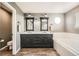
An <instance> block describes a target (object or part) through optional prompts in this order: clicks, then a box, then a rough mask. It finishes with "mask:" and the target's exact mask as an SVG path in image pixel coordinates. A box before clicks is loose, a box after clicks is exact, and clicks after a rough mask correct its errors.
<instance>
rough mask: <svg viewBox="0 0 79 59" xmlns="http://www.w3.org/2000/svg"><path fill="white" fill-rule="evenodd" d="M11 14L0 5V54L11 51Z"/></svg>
mask: <svg viewBox="0 0 79 59" xmlns="http://www.w3.org/2000/svg"><path fill="white" fill-rule="evenodd" d="M11 43H12V12H11V10H9V8H7V7H6V6H5V5H3V4H2V3H0V52H1V55H2V54H3V52H9V51H12V45H11Z"/></svg>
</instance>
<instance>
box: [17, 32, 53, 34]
mask: <svg viewBox="0 0 79 59" xmlns="http://www.w3.org/2000/svg"><path fill="white" fill-rule="evenodd" d="M17 34H53V33H52V32H47V31H40V32H35V31H28V32H17Z"/></svg>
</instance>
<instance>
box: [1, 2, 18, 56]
mask: <svg viewBox="0 0 79 59" xmlns="http://www.w3.org/2000/svg"><path fill="white" fill-rule="evenodd" d="M1 3H2V4H3V5H5V6H6V7H8V8H9V9H10V10H11V11H12V54H13V55H15V54H16V53H17V52H18V51H17V50H16V28H17V27H16V10H15V8H13V7H12V6H11V5H10V4H9V3H8V2H1Z"/></svg>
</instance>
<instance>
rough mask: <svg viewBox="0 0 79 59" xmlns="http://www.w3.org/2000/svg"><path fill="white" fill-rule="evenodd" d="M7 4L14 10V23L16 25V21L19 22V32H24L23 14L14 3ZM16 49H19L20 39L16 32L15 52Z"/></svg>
mask: <svg viewBox="0 0 79 59" xmlns="http://www.w3.org/2000/svg"><path fill="white" fill-rule="evenodd" d="M9 4H10V5H11V6H12V7H14V8H15V9H16V23H17V21H19V22H20V29H19V30H20V31H19V32H22V31H24V14H23V12H22V11H21V10H20V9H19V7H18V6H17V5H16V4H15V3H14V2H9ZM16 26H17V25H16ZM16 29H17V28H16ZM18 49H20V37H19V34H18V32H16V50H17V51H18Z"/></svg>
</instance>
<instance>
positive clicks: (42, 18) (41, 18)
mask: <svg viewBox="0 0 79 59" xmlns="http://www.w3.org/2000/svg"><path fill="white" fill-rule="evenodd" d="M48 19H49V17H40V31H48ZM42 20H46V21H47V23H46V24H47V29H43V28H42V26H43V24H42V23H43V22H42Z"/></svg>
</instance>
